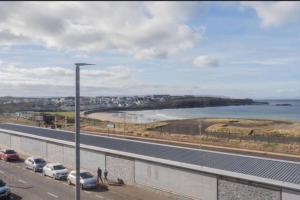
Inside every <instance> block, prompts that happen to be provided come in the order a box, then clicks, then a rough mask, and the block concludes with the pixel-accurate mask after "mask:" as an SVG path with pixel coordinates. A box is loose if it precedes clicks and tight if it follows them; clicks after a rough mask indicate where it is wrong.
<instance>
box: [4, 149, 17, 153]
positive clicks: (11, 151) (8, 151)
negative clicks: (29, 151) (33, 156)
mask: <svg viewBox="0 0 300 200" xmlns="http://www.w3.org/2000/svg"><path fill="white" fill-rule="evenodd" d="M5 153H6V154H15V153H16V152H15V151H14V150H10V149H9V150H6V151H5Z"/></svg>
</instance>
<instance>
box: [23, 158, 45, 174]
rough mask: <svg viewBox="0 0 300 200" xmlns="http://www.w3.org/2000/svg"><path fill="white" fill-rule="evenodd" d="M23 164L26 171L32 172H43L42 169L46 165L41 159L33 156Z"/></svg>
mask: <svg viewBox="0 0 300 200" xmlns="http://www.w3.org/2000/svg"><path fill="white" fill-rule="evenodd" d="M24 163H25V166H26V168H27V169H32V170H33V171H34V172H38V171H40V172H41V171H43V167H44V166H45V165H46V161H45V160H44V159H43V158H40V157H33V156H31V157H29V158H27V159H26V160H25V162H24Z"/></svg>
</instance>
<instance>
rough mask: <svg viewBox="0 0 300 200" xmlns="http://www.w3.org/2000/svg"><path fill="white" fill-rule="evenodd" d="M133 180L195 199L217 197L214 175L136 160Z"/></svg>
mask: <svg viewBox="0 0 300 200" xmlns="http://www.w3.org/2000/svg"><path fill="white" fill-rule="evenodd" d="M135 181H136V183H137V184H141V185H146V186H150V187H153V188H159V189H162V190H166V191H168V192H173V193H177V194H184V195H186V196H189V197H193V198H195V199H203V200H216V199H217V178H216V176H214V175H209V174H204V173H200V172H194V171H190V170H184V169H179V168H175V167H170V166H167V165H159V164H154V163H150V162H145V161H138V160H136V161H135Z"/></svg>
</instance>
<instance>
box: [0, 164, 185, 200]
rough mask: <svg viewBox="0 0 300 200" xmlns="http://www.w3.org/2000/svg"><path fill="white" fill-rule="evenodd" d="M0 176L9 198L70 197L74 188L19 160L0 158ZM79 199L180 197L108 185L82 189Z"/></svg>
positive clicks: (69, 199) (68, 199)
mask: <svg viewBox="0 0 300 200" xmlns="http://www.w3.org/2000/svg"><path fill="white" fill-rule="evenodd" d="M0 178H1V179H3V180H4V181H5V182H6V183H7V184H8V185H9V187H10V189H11V191H12V197H11V200H55V199H60V200H62V199H63V200H73V199H75V187H74V186H70V185H68V184H67V182H66V181H59V180H54V179H52V178H50V177H44V176H43V175H42V174H41V173H34V172H33V171H31V170H27V169H25V165H24V163H23V162H4V161H0ZM81 195H82V196H81V197H82V199H83V200H99V199H102V200H141V199H145V200H153V199H155V200H163V199H169V200H172V199H182V197H176V196H174V195H167V194H162V193H157V192H153V191H149V190H144V189H142V188H139V187H135V186H109V188H108V190H103V189H101V188H97V189H95V190H84V191H82V193H81Z"/></svg>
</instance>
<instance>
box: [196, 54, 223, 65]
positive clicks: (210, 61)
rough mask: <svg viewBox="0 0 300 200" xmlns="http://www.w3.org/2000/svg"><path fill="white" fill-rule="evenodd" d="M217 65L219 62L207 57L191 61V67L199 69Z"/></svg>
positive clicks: (199, 57) (203, 56) (202, 56)
mask: <svg viewBox="0 0 300 200" xmlns="http://www.w3.org/2000/svg"><path fill="white" fill-rule="evenodd" d="M218 65H219V61H218V59H217V58H215V57H212V56H208V55H201V56H198V57H196V58H194V60H193V66H194V67H199V68H203V67H204V68H205V67H217V66H218Z"/></svg>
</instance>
